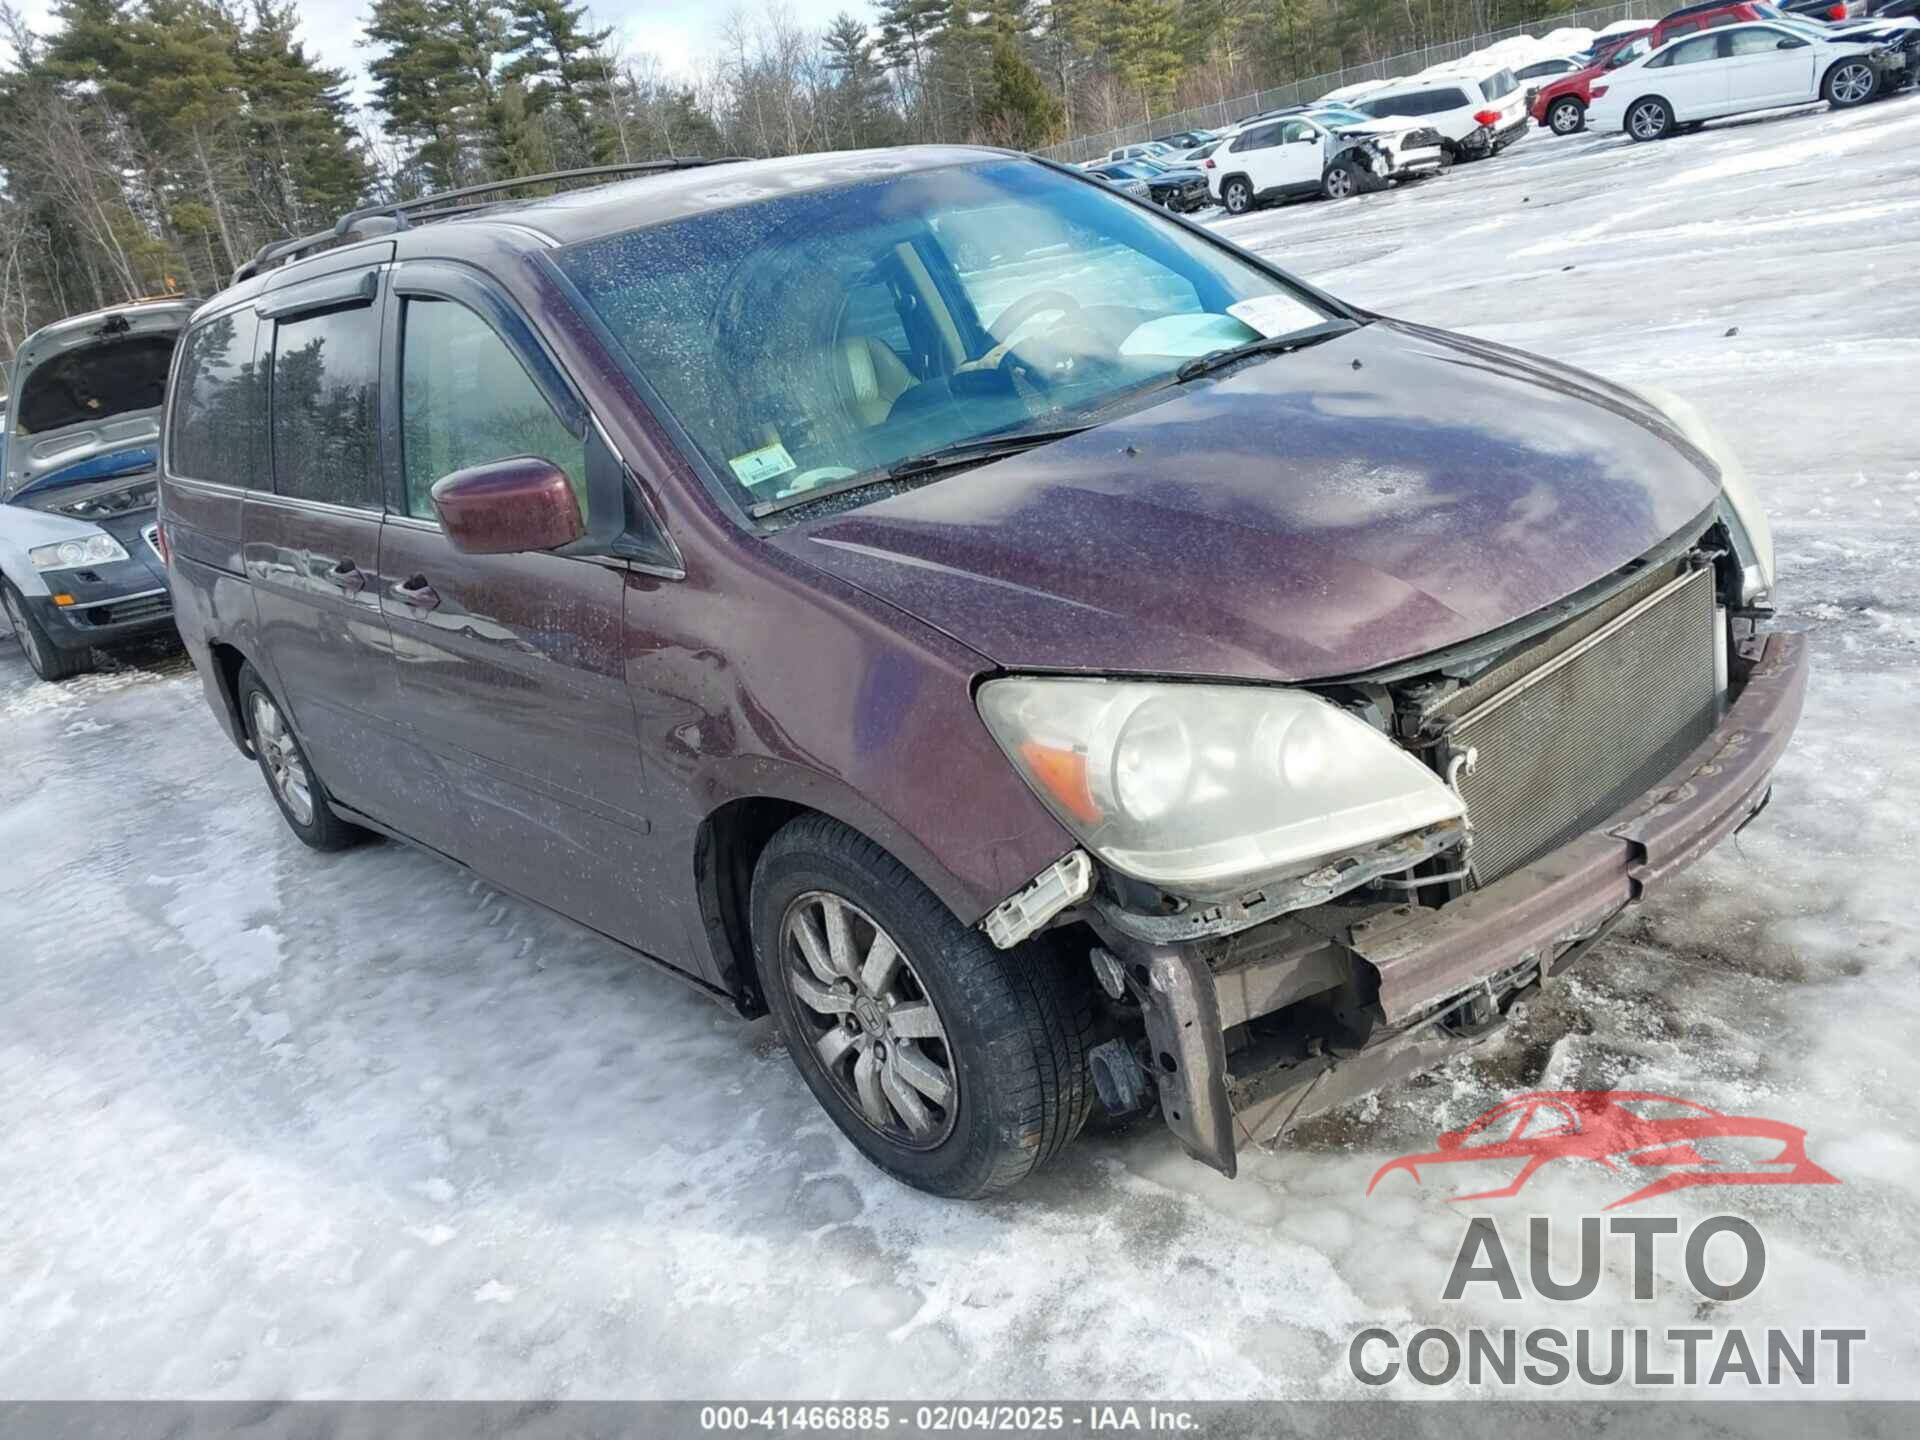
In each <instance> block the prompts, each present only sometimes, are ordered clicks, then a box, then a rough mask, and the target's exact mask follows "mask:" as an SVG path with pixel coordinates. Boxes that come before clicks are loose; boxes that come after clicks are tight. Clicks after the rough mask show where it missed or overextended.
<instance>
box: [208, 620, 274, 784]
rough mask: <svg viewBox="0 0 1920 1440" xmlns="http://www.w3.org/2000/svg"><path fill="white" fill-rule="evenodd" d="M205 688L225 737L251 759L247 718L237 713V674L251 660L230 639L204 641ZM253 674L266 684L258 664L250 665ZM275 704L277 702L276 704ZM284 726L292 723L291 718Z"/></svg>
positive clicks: (238, 695)
mask: <svg viewBox="0 0 1920 1440" xmlns="http://www.w3.org/2000/svg"><path fill="white" fill-rule="evenodd" d="M207 659H208V661H209V662H210V663H209V664H208V666H207V674H206V677H205V678H206V686H207V689H208V691H209V692H210V693H211V694H212V695H213V696H214V697H216V698H217V699H218V701H219V706H220V712H219V713H220V718H221V721H222V722H223V724H224V726H225V728H226V731H227V736H228V738H229V739H231V740H232V741H233V743H234V744H235V745H237V746H238V747H239V748H240V753H241V754H242V755H245V756H247V757H248V758H249V759H251V758H252V757H253V741H252V740H251V739H250V738H249V736H248V733H247V717H246V716H245V715H243V714H242V713H241V711H240V671H241V670H242V668H244V667H245V666H247V665H252V664H253V659H252V657H251V656H249V655H248V654H247V653H246V652H245V651H244V650H242V649H241V648H240V647H239V646H238V645H235V644H234V643H233V642H232V641H230V640H209V641H208V642H207ZM253 669H254V673H255V674H256V675H258V676H259V677H260V680H261V683H262V684H265V683H267V676H266V672H265V671H263V670H262V669H261V668H260V667H259V666H258V665H254V666H253ZM276 703H278V702H276ZM287 723H288V724H289V725H291V724H292V723H293V721H292V719H291V717H289V718H288V721H287Z"/></svg>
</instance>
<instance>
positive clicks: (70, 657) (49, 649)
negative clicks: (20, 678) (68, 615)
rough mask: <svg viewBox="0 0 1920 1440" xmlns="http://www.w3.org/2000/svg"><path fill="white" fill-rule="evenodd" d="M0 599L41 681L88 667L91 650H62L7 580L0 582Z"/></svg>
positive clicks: (69, 677) (65, 676) (65, 677)
mask: <svg viewBox="0 0 1920 1440" xmlns="http://www.w3.org/2000/svg"><path fill="white" fill-rule="evenodd" d="M0 602H4V603H5V605H6V610H7V623H8V624H10V625H12V626H13V638H14V639H16V640H18V641H19V642H20V648H21V649H22V650H23V651H25V652H26V656H27V664H29V665H31V666H32V667H33V673H34V674H36V675H38V676H39V677H40V678H41V679H42V680H67V679H71V678H72V677H73V676H75V675H78V674H79V673H80V672H81V671H83V670H85V669H87V668H89V665H90V662H91V660H92V654H93V652H92V651H89V650H80V651H73V650H62V649H61V648H60V647H59V646H58V645H56V644H54V643H53V638H52V637H51V636H50V635H48V634H47V632H46V631H45V630H43V629H42V628H41V627H40V622H39V621H38V620H36V619H34V618H33V614H32V612H31V611H29V610H28V609H27V607H26V603H25V602H24V601H23V600H22V599H21V598H20V592H19V591H18V590H15V589H14V588H13V586H12V584H10V583H0Z"/></svg>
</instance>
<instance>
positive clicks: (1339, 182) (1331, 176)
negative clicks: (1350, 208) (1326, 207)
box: [1327, 165, 1353, 200]
mask: <svg viewBox="0 0 1920 1440" xmlns="http://www.w3.org/2000/svg"><path fill="white" fill-rule="evenodd" d="M1351 194H1353V177H1352V176H1351V175H1349V174H1348V173H1347V172H1346V171H1345V170H1344V169H1342V168H1341V167H1340V166H1338V165H1336V166H1334V168H1333V169H1331V170H1329V171H1328V172H1327V198H1328V199H1330V200H1344V199H1346V198H1347V197H1348V196H1349V195H1351Z"/></svg>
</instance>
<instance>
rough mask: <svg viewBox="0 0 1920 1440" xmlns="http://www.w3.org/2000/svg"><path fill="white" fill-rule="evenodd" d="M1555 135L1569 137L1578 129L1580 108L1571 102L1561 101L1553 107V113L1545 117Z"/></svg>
mask: <svg viewBox="0 0 1920 1440" xmlns="http://www.w3.org/2000/svg"><path fill="white" fill-rule="evenodd" d="M1547 121H1548V123H1549V124H1550V125H1552V127H1553V133H1554V134H1556V135H1571V134H1573V132H1574V131H1576V130H1578V129H1579V128H1580V107H1579V106H1578V105H1576V104H1574V103H1573V101H1571V100H1563V101H1561V102H1560V103H1559V104H1558V105H1556V106H1554V107H1553V113H1552V114H1551V115H1549V116H1548V117H1547Z"/></svg>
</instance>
